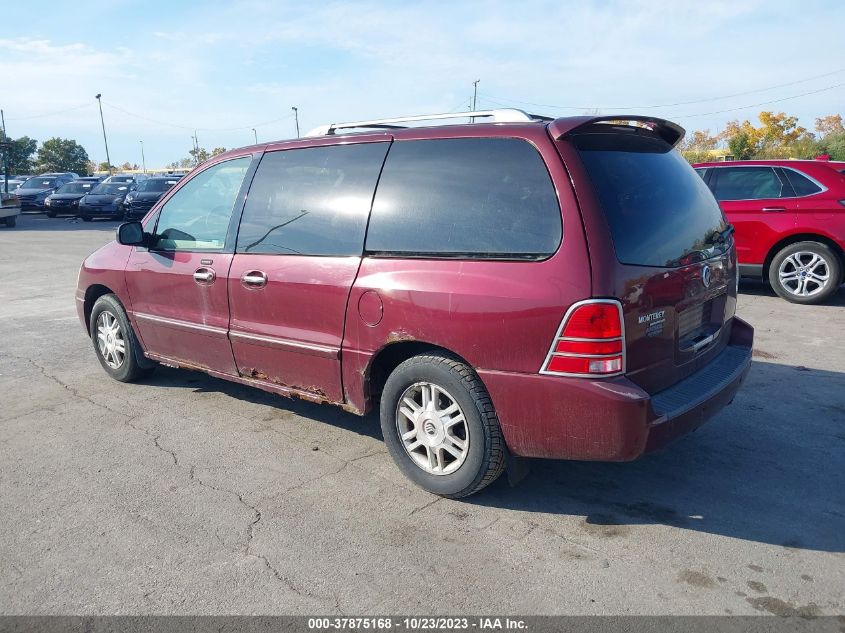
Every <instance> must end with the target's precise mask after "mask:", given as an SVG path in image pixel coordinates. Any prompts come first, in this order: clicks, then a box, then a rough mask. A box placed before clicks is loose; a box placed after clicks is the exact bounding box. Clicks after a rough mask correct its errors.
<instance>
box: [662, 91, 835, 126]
mask: <svg viewBox="0 0 845 633" xmlns="http://www.w3.org/2000/svg"><path fill="white" fill-rule="evenodd" d="M842 86H845V83H841V84H836V85H834V86H828V87H826V88H819V89H818V90H810V91H809V92H802V93H801V94H800V95H792V96H791V97H783V98H782V99H772V100H771V101H761V102H760V103H752V104H750V105H744V106H739V107H737V108H727V109H725V110H715V111H713V112H699V113H698V114H681V115H676V116H674V117H673V118H678V119H687V118H691V117H696V116H710V115H711V114H723V113H724V112H736V111H737V110H747V109H748V108H758V107H760V106H764V105H771V104H772V103H780V102H781V101H789V100H791V99H798V98H799V97H806V96H807V95H814V94H818V93H819V92H827V91H828V90H834V89H836V88H841V87H842Z"/></svg>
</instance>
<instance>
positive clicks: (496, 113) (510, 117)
mask: <svg viewBox="0 0 845 633" xmlns="http://www.w3.org/2000/svg"><path fill="white" fill-rule="evenodd" d="M465 118H471V119H476V118H489V119H492V120H493V123H528V122H531V121H551V120H552V118H551V117H546V116H540V115H536V114H528V113H527V112H524V111H522V110H517V109H516V108H502V109H499V110H476V111H470V112H446V113H443V114H419V115H415V116H402V117H394V118H392V119H374V120H372V121H352V122H349V123H330V124H328V125H320V126H319V127H315V128H314V129H313V130H311V131H309V132H308V133H307V134H306V135H305V136H327V135H331V134H336V133H337V131H338V130H349V129H355V128H377V129H396V128H400V129H401V128H403V127H405V126H402V125H395V124H396V123H411V122H414V121H436V120H441V119H465Z"/></svg>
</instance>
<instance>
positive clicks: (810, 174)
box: [695, 160, 845, 303]
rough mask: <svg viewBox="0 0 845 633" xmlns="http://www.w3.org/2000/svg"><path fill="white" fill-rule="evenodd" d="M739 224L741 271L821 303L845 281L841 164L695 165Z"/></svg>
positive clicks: (799, 299) (785, 293)
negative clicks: (844, 270) (839, 169)
mask: <svg viewBox="0 0 845 633" xmlns="http://www.w3.org/2000/svg"><path fill="white" fill-rule="evenodd" d="M695 169H696V171H698V173H699V174H700V175H701V177H702V178H703V179H704V181H705V182H706V183H707V185H708V186H709V187H710V189H711V190H712V191H713V195H714V196H715V197H716V199H717V200H718V201H719V204H720V205H721V207H722V209H723V211H724V212H725V215H726V216H727V218H728V220H729V221H730V222H731V223H732V224H733V225H734V226H735V227H736V250H737V256H738V258H739V268H740V274H742V275H744V276H748V277H756V278H758V279H763V280H765V281H768V282H769V283H770V284H771V286H772V288H773V289H774V291H775V292H776V293H777V294H778V295H780V296H781V297H783V298H784V299H786V300H788V301H791V302H793V303H820V302H822V301H824V300H825V299H827V298H829V297H830V296H831V295H832V294H833V293H835V292H836V291H837V289H838V288H839V286H840V285H841V284H842V282H843V276H842V272H843V268H844V267H845V266H843V264H845V257H843V253H845V208H843V207H845V175H843V174H842V173H840V172H839V171H837V169H836V165H835V163H831V162H826V161H816V160H757V161H734V162H730V163H700V164H697V165H695Z"/></svg>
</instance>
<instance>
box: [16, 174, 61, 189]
mask: <svg viewBox="0 0 845 633" xmlns="http://www.w3.org/2000/svg"><path fill="white" fill-rule="evenodd" d="M55 185H56V179H55V178H44V177H43V176H41V177H39V176H36V177H35V178H30V179H29V180H27V181H26V182H25V183H23V184H22V185H21V189H49V188H51V187H54V186H55Z"/></svg>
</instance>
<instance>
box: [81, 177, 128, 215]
mask: <svg viewBox="0 0 845 633" xmlns="http://www.w3.org/2000/svg"><path fill="white" fill-rule="evenodd" d="M134 187H135V185H134V184H129V183H120V182H103V183H101V184H99V185H96V186H95V187H94V189H93V190H92V191H91V192H90V193H88V194H85V195H84V196H83V197H82V198H81V199H80V200H79V208H78V211H77V215H78V216H79V217H80V218H82V219H83V220H85V221H86V222H90V221H91V220H92V219H94V218H116V219H121V218H122V217H123V201H124V199H125V198H126V195H127V194H128V193H129V192H130V191H132V190H133V189H134Z"/></svg>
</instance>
